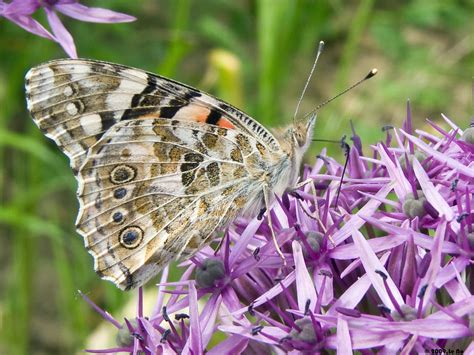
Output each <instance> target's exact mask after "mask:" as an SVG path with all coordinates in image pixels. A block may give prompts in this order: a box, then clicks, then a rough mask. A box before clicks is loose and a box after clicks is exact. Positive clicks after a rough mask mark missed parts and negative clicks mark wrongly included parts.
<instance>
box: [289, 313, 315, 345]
mask: <svg viewBox="0 0 474 355" xmlns="http://www.w3.org/2000/svg"><path fill="white" fill-rule="evenodd" d="M295 324H296V326H297V327H299V328H300V329H301V331H298V329H294V328H293V329H292V330H291V331H290V336H291V337H292V338H293V339H296V340H301V341H305V342H308V343H314V342H315V341H316V332H315V330H314V325H313V322H312V321H311V319H309V318H300V319H297V320H296V321H295Z"/></svg>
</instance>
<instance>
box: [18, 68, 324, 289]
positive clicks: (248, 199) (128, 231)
mask: <svg viewBox="0 0 474 355" xmlns="http://www.w3.org/2000/svg"><path fill="white" fill-rule="evenodd" d="M26 93H27V103H28V110H29V111H30V112H31V115H32V116H33V119H34V121H35V123H36V124H37V125H38V127H39V128H40V129H41V130H42V131H43V133H44V134H45V135H46V136H48V137H49V138H51V139H53V140H54V141H55V142H56V144H57V145H58V146H59V147H60V148H61V149H62V150H63V151H64V153H65V154H66V155H67V156H68V157H69V158H70V163H71V167H72V169H73V172H74V174H75V176H76V178H77V180H78V184H79V187H78V192H77V195H78V199H79V203H80V209H79V214H78V218H77V222H76V224H77V230H78V232H79V233H80V234H81V235H82V236H83V237H84V243H85V247H86V249H87V250H88V251H89V253H90V254H91V255H92V256H93V257H94V268H95V270H96V272H97V273H98V274H99V275H100V276H101V277H102V278H104V279H107V280H110V281H112V282H114V283H115V284H116V285H117V286H118V287H119V288H121V289H123V290H129V289H132V288H135V287H137V286H141V285H143V284H144V283H145V282H146V281H147V280H148V279H150V278H151V277H152V276H154V275H155V274H156V273H157V272H158V271H159V270H160V269H161V268H163V267H164V266H165V265H166V264H167V263H168V262H169V261H170V260H172V259H177V258H189V257H190V256H192V255H193V254H195V253H196V252H197V251H198V250H199V248H200V247H202V246H203V245H205V244H206V243H208V242H210V239H211V236H212V235H213V233H214V232H215V231H216V230H218V229H222V228H223V227H225V226H226V225H228V224H229V223H230V222H231V221H232V220H233V219H234V218H235V217H236V216H237V215H242V214H245V215H255V214H256V213H258V211H259V210H260V209H261V208H262V206H267V207H268V206H269V205H270V203H271V202H272V201H273V199H274V195H275V194H278V195H281V194H282V193H283V192H284V191H285V189H286V188H287V187H289V186H293V185H294V184H295V183H296V181H297V178H298V172H299V169H300V165H301V160H302V157H303V154H304V153H305V151H306V149H307V148H308V145H309V142H310V141H311V138H312V136H313V127H314V124H315V120H316V115H315V114H313V115H310V116H307V117H305V118H302V119H299V120H295V121H294V122H293V124H292V125H291V126H289V127H288V128H286V129H281V130H278V131H274V132H273V133H270V131H268V130H267V129H266V128H265V127H263V126H262V125H260V124H259V123H258V122H256V121H255V120H253V119H252V118H251V117H249V116H247V115H246V114H245V113H243V112H242V111H240V110H238V109H236V108H235V107H233V106H231V105H229V104H227V103H225V102H223V101H220V100H218V99H216V98H214V97H212V96H210V95H208V94H205V93H203V92H201V91H199V90H196V89H194V88H192V87H189V86H187V85H184V84H181V83H178V82H176V81H173V80H170V79H166V78H163V77H160V76H157V75H155V74H151V73H147V72H144V71H142V70H138V69H133V68H130V67H126V66H122V65H117V64H111V63H106V62H100V61H93V60H84V59H64V60H56V61H52V62H49V63H46V64H43V65H40V66H38V67H36V68H33V69H31V70H30V71H29V73H28V74H27V76H26Z"/></svg>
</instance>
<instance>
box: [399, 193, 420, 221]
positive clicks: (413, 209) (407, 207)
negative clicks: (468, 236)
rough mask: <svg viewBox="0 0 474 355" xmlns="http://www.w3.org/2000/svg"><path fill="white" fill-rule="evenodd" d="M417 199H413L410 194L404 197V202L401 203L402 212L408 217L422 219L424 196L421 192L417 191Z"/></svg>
mask: <svg viewBox="0 0 474 355" xmlns="http://www.w3.org/2000/svg"><path fill="white" fill-rule="evenodd" d="M417 194H418V199H415V197H414V195H413V194H412V193H409V194H407V195H406V197H405V202H403V212H405V214H406V215H407V216H408V217H410V218H415V217H416V216H418V217H423V216H424V215H425V214H426V211H425V207H424V203H425V201H426V198H425V195H423V192H422V191H421V190H418V191H417Z"/></svg>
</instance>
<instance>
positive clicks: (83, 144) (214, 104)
mask: <svg viewBox="0 0 474 355" xmlns="http://www.w3.org/2000/svg"><path fill="white" fill-rule="evenodd" d="M26 93H27V102H28V109H29V110H30V112H31V114H32V116H33V118H34V121H35V122H36V124H37V125H38V126H39V127H40V129H41V130H42V131H43V132H44V133H45V134H46V135H47V136H48V137H50V138H52V139H53V140H54V141H55V142H56V143H57V144H58V146H59V147H60V148H61V149H62V150H63V151H64V152H65V153H66V154H67V155H68V156H69V157H70V159H71V166H72V168H73V169H74V170H75V171H77V170H78V169H79V168H80V166H81V165H82V164H83V162H84V160H85V158H86V156H87V151H88V149H89V148H90V147H91V146H92V145H93V144H95V143H96V142H97V141H98V140H99V139H100V138H101V136H102V135H103V133H104V132H105V131H107V130H108V129H109V128H110V127H112V126H113V125H114V124H116V123H117V122H120V121H123V120H131V119H135V118H143V116H147V115H152V116H153V117H157V116H159V117H162V118H175V119H180V120H191V121H195V120H198V121H200V122H203V123H209V124H215V125H218V126H222V127H224V128H236V129H239V130H242V131H243V132H245V133H247V134H248V135H251V136H256V137H259V140H261V141H262V143H263V144H267V145H268V146H269V148H271V149H277V148H278V142H277V141H276V140H275V139H274V138H273V136H272V135H271V134H270V133H269V132H268V131H267V130H266V129H265V128H264V127H263V126H261V125H260V124H259V123H258V122H256V121H255V120H253V119H252V118H250V117H249V116H247V115H245V114H244V113H242V112H241V111H239V110H237V109H236V108H234V107H232V106H231V105H229V104H226V103H224V102H222V101H219V100H217V99H215V98H213V97H212V96H210V95H207V94H204V93H201V92H200V91H198V90H196V89H193V88H191V87H189V86H185V85H183V84H180V83H177V82H174V81H172V80H169V79H166V78H163V77H160V76H157V75H154V74H151V73H147V72H145V71H142V70H139V69H132V68H129V67H126V66H121V65H117V64H111V63H106V62H100V61H92V60H83V59H77V60H73V59H64V60H57V61H52V62H49V63H46V64H43V65H42V66H39V67H36V68H33V69H31V70H30V72H29V73H28V74H27V76H26ZM190 103H194V106H193V107H192V110H190V107H189V104H190Z"/></svg>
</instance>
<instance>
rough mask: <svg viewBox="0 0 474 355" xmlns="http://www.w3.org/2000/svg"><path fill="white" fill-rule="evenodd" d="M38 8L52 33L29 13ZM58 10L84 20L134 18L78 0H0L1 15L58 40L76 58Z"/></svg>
mask: <svg viewBox="0 0 474 355" xmlns="http://www.w3.org/2000/svg"><path fill="white" fill-rule="evenodd" d="M40 8H43V9H44V11H45V12H46V16H47V18H48V22H49V25H50V27H51V30H52V32H53V33H50V32H49V31H48V30H47V29H46V28H44V27H43V25H41V24H40V23H39V22H38V21H36V20H35V19H33V17H32V15H33V14H34V13H35V12H36V11H37V10H38V9H40ZM57 12H60V13H62V14H63V15H66V16H69V17H72V18H75V19H77V20H79V21H87V22H101V23H116V22H130V21H134V20H135V17H133V16H130V15H126V14H122V13H119V12H115V11H111V10H107V9H102V8H95V7H87V6H84V5H81V4H79V0H13V1H11V2H9V3H6V2H4V1H2V0H0V16H3V17H5V18H6V19H8V20H10V21H12V22H14V23H16V24H17V25H18V26H21V27H22V28H24V29H25V30H27V31H29V32H31V33H34V34H35V35H38V36H41V37H44V38H47V39H51V40H53V41H56V42H58V43H59V44H60V45H61V46H62V47H63V48H64V50H65V51H66V53H67V54H68V55H69V56H70V57H71V58H77V52H76V46H75V45H74V40H73V38H72V36H71V34H70V33H69V31H68V30H67V29H66V27H64V25H63V23H62V22H61V20H60V19H59V16H58V14H57Z"/></svg>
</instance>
